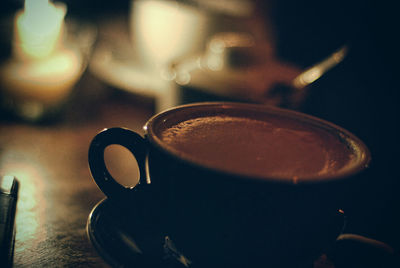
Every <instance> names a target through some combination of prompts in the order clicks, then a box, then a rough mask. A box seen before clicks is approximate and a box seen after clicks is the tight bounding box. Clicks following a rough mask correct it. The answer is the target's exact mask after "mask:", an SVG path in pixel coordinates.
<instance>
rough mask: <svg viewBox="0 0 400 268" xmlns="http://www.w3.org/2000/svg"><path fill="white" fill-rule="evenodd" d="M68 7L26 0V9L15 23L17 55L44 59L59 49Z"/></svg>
mask: <svg viewBox="0 0 400 268" xmlns="http://www.w3.org/2000/svg"><path fill="white" fill-rule="evenodd" d="M65 13H66V7H65V6H63V5H57V6H56V5H54V4H52V3H49V1H48V0H25V8H24V10H23V11H21V12H19V13H17V15H16V18H15V19H16V21H15V27H16V29H15V35H16V37H15V38H16V40H15V44H14V45H15V46H14V49H15V53H16V55H17V56H18V57H22V58H26V57H28V58H44V57H47V56H49V55H51V54H52V53H53V52H54V50H55V49H56V47H57V44H58V42H59V40H60V36H61V33H62V28H63V23H64V16H65Z"/></svg>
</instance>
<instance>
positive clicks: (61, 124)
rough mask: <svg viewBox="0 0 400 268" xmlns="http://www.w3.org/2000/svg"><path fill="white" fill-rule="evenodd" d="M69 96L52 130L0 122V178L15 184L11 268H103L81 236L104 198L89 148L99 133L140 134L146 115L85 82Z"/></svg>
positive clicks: (144, 109) (136, 104) (146, 109)
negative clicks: (119, 129) (8, 177)
mask: <svg viewBox="0 0 400 268" xmlns="http://www.w3.org/2000/svg"><path fill="white" fill-rule="evenodd" d="M77 90H80V92H78V94H76V98H75V99H73V100H72V101H71V103H69V105H68V106H67V107H66V109H65V114H63V115H62V117H60V118H59V119H58V120H57V121H55V122H52V123H49V124H41V125H38V124H29V123H24V122H20V121H11V120H9V119H8V118H2V119H1V121H0V174H1V175H6V174H9V175H14V176H16V178H17V179H18V180H19V182H20V191H19V200H18V203H17V216H16V228H17V233H16V243H15V253H14V254H15V255H14V266H15V267H66V266H67V267H106V266H107V265H106V263H105V262H104V261H103V260H102V258H101V257H100V256H99V255H98V254H97V253H96V252H95V251H94V249H93V247H92V245H91V244H90V242H89V240H88V237H87V234H86V222H87V219H88V216H89V213H90V211H91V210H92V208H93V207H94V206H95V204H96V203H98V202H99V201H100V200H101V199H103V198H104V195H103V193H102V192H101V191H100V190H99V189H98V188H97V186H96V184H95V183H94V181H93V180H92V178H91V175H90V172H89V169H88V164H87V152H88V147H89V143H90V141H91V139H92V138H93V137H94V135H95V134H96V133H97V132H98V131H100V130H101V129H103V128H105V127H112V126H125V127H128V128H131V129H133V130H136V131H138V132H139V133H141V132H142V126H143V124H144V123H145V122H146V121H147V119H148V118H149V117H150V116H151V115H152V113H153V110H152V106H151V105H149V103H148V102H145V104H143V102H142V101H137V100H136V101H132V100H129V99H127V98H125V97H123V98H119V97H115V96H110V95H109V94H108V93H110V91H107V90H104V89H103V88H101V85H99V84H96V82H95V81H94V80H93V79H91V78H90V77H89V78H88V77H86V78H85V77H84V79H83V81H81V83H80V86H79V87H78V88H77ZM85 94H86V96H85ZM150 104H151V103H150Z"/></svg>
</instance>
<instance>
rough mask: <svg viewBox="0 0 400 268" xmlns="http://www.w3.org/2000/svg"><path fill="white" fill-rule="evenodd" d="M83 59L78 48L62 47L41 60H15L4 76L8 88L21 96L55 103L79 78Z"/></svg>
mask: <svg viewBox="0 0 400 268" xmlns="http://www.w3.org/2000/svg"><path fill="white" fill-rule="evenodd" d="M81 62H82V59H81V56H80V54H78V53H76V52H75V51H73V50H71V51H70V50H60V51H59V52H56V53H54V54H53V55H52V57H48V58H45V59H42V60H40V61H30V62H19V61H11V62H10V63H9V64H8V65H7V68H4V69H3V70H2V72H1V73H0V80H1V81H2V83H3V84H4V86H5V90H10V91H12V94H13V95H15V96H17V97H20V98H22V97H24V98H29V99H32V100H36V101H40V102H44V103H54V102H57V101H59V100H60V99H63V98H64V97H65V96H66V95H67V94H68V93H69V90H70V88H71V87H72V86H73V85H74V84H75V83H76V81H77V80H78V78H79V75H80V72H81ZM10 93H11V92H10Z"/></svg>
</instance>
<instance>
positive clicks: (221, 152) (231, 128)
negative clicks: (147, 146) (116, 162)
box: [160, 115, 355, 180]
mask: <svg viewBox="0 0 400 268" xmlns="http://www.w3.org/2000/svg"><path fill="white" fill-rule="evenodd" d="M160 138H161V140H162V141H163V142H164V143H165V144H166V145H167V146H168V147H169V148H172V149H173V150H174V151H176V152H178V153H179V154H180V155H182V156H183V157H185V158H188V159H190V160H191V161H194V162H196V163H198V164H201V165H205V166H207V167H211V168H215V169H218V170H223V171H228V172H233V173H237V174H241V175H247V176H253V177H264V178H268V177H273V178H287V179H290V180H293V179H296V178H315V177H319V176H325V175H329V174H332V173H333V174H335V173H337V172H338V171H339V170H341V169H343V168H345V167H346V166H348V165H349V164H350V163H351V162H352V161H353V159H354V158H355V155H354V153H353V152H352V150H351V148H349V146H348V144H345V143H344V142H343V141H342V140H341V139H340V138H339V137H338V135H335V134H333V133H331V132H330V131H328V130H326V129H323V128H319V127H317V126H313V125H311V124H308V123H305V122H301V121H298V120H296V119H292V118H286V117H284V116H282V117H281V116H276V115H274V116H273V115H271V116H264V117H263V118H262V119H259V118H247V117H239V116H230V115H215V116H203V117H198V118H192V119H188V120H185V121H182V122H178V123H177V124H175V125H173V126H171V127H168V128H166V129H164V130H163V131H162V133H160Z"/></svg>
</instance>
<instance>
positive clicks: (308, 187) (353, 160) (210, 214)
mask: <svg viewBox="0 0 400 268" xmlns="http://www.w3.org/2000/svg"><path fill="white" fill-rule="evenodd" d="M144 130H145V135H144V137H142V136H140V135H139V134H137V133H135V132H133V131H131V130H129V129H125V128H109V129H105V130H103V131H101V132H100V133H98V134H97V135H96V136H95V137H94V139H93V140H92V142H91V144H90V148H89V167H90V170H91V174H92V177H93V178H94V180H95V182H96V183H97V185H98V186H99V188H100V189H101V190H102V191H103V192H104V193H105V195H106V196H107V197H108V199H109V200H112V201H114V203H115V204H117V205H119V206H121V208H125V207H136V208H138V209H137V211H140V212H139V213H138V214H137V215H140V217H143V220H144V218H146V220H147V221H148V222H152V223H156V225H157V226H159V227H158V231H159V232H161V233H162V235H163V236H165V237H168V239H170V240H171V241H172V242H173V244H174V247H176V248H177V249H178V250H179V252H180V253H181V254H182V256H184V260H185V261H184V263H186V264H189V263H191V264H192V265H193V267H294V266H293V264H296V265H297V264H298V263H300V262H303V261H305V260H306V259H311V258H313V257H315V256H317V255H318V254H320V253H321V251H322V250H324V247H325V246H327V245H329V244H330V243H332V242H334V241H335V238H336V237H337V236H338V235H339V233H340V230H341V228H342V221H341V220H342V218H341V215H342V214H341V210H340V209H341V208H342V205H345V202H347V201H348V200H346V198H345V197H346V196H348V194H349V193H348V190H349V189H352V186H353V185H356V184H357V183H358V182H359V181H360V180H362V178H363V173H364V172H363V171H365V170H366V168H367V166H368V164H369V162H370V153H369V150H368V148H367V147H366V146H365V144H364V143H363V142H362V141H361V140H360V139H358V138H357V137H356V136H354V135H353V134H351V133H350V132H348V131H347V130H345V129H343V128H341V127H339V126H337V125H335V124H333V123H330V122H327V121H325V120H322V119H319V118H316V117H313V116H310V115H306V114H303V113H299V112H295V111H291V110H286V109H281V108H277V107H270V106H265V105H258V104H245V103H213V102H212V103H195V104H189V105H183V106H178V107H175V108H172V109H169V110H167V111H164V112H161V113H159V114H157V115H155V116H153V117H152V118H151V119H149V120H148V122H147V123H146V125H145V127H144ZM112 144H118V145H122V146H124V147H126V148H127V149H128V150H130V151H131V152H132V154H133V155H134V156H135V158H136V161H137V164H138V167H139V171H140V179H139V183H138V184H137V185H136V186H134V187H130V188H129V187H124V186H122V185H121V184H119V183H118V182H117V181H116V180H115V179H114V178H113V177H112V175H111V174H110V172H109V171H108V170H107V167H106V164H105V161H104V150H105V148H106V147H107V146H109V145H112ZM350 195H351V193H350ZM128 211H131V210H128ZM139 220H140V219H139ZM182 258H183V257H182ZM268 265H269V266H268Z"/></svg>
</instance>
